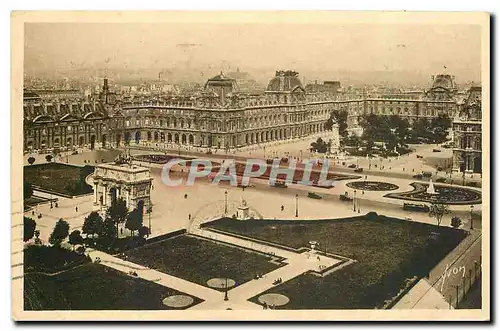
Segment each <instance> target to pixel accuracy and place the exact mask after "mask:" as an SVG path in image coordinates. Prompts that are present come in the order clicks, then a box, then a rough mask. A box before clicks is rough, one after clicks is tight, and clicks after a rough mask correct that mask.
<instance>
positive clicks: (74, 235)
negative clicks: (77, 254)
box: [69, 230, 83, 249]
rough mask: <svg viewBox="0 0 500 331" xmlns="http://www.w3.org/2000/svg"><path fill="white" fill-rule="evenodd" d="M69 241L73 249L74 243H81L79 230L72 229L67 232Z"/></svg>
mask: <svg viewBox="0 0 500 331" xmlns="http://www.w3.org/2000/svg"><path fill="white" fill-rule="evenodd" d="M69 243H70V244H71V245H73V249H74V248H75V245H81V244H83V238H82V235H81V233H80V230H74V231H73V232H71V233H70V234H69Z"/></svg>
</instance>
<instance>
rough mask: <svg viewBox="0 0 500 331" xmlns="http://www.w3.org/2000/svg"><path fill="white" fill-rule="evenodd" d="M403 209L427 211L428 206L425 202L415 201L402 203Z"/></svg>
mask: <svg viewBox="0 0 500 331" xmlns="http://www.w3.org/2000/svg"><path fill="white" fill-rule="evenodd" d="M403 209H404V210H410V211H421V212H429V206H427V205H425V204H423V203H422V204H417V203H405V204H404V205H403Z"/></svg>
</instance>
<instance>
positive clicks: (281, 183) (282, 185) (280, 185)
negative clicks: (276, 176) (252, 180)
mask: <svg viewBox="0 0 500 331" xmlns="http://www.w3.org/2000/svg"><path fill="white" fill-rule="evenodd" d="M271 186H272V187H278V188H287V187H288V185H286V183H285V181H284V180H277V181H275V182H273V183H271Z"/></svg>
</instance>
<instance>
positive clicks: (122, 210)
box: [82, 199, 149, 241]
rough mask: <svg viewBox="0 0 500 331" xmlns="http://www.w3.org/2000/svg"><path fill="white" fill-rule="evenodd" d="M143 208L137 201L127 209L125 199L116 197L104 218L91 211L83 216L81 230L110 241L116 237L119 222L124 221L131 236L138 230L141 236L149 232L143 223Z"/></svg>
mask: <svg viewBox="0 0 500 331" xmlns="http://www.w3.org/2000/svg"><path fill="white" fill-rule="evenodd" d="M143 209H144V205H143V204H142V203H139V205H138V206H137V208H135V209H133V210H132V211H129V210H128V208H127V206H126V203H125V200H123V199H116V200H114V201H113V202H112V203H111V206H110V207H109V208H108V210H107V211H106V216H105V219H103V218H102V217H101V215H100V214H99V213H98V212H95V211H94V212H91V213H90V214H89V215H88V216H87V217H86V218H85V221H84V223H83V228H82V231H83V233H84V234H86V235H87V236H91V237H92V238H94V237H95V235H98V236H99V238H100V239H102V240H104V241H112V240H113V239H116V238H118V226H119V224H122V223H125V228H127V229H129V230H130V231H131V232H132V236H134V232H135V231H138V233H139V237H141V238H143V237H144V236H146V235H148V234H149V228H148V227H146V226H144V225H143Z"/></svg>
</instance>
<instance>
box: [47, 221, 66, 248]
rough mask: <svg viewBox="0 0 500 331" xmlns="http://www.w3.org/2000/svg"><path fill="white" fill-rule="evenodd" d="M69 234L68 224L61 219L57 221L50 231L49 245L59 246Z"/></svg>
mask: <svg viewBox="0 0 500 331" xmlns="http://www.w3.org/2000/svg"><path fill="white" fill-rule="evenodd" d="M68 233H69V224H68V222H66V221H65V220H63V219H62V218H60V219H59V221H57V223H56V226H54V230H53V231H52V233H51V235H50V238H49V243H50V244H51V245H53V246H60V245H61V243H62V242H63V240H64V239H66V237H67V236H68Z"/></svg>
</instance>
